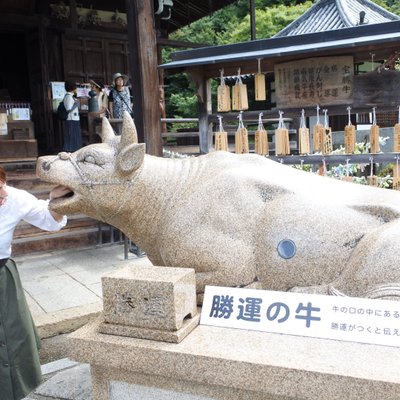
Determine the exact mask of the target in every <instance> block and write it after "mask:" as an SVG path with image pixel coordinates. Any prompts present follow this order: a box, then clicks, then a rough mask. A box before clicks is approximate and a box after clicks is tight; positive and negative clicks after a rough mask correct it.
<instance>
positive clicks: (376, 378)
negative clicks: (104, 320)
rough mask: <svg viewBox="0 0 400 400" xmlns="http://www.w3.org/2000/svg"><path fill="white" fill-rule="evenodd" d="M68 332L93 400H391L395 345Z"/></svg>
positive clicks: (394, 396)
mask: <svg viewBox="0 0 400 400" xmlns="http://www.w3.org/2000/svg"><path fill="white" fill-rule="evenodd" d="M99 324H100V322H99V321H97V322H96V321H95V322H92V323H91V324H89V325H86V326H85V327H83V328H81V329H80V330H78V331H76V332H74V333H73V334H71V335H70V336H69V349H70V358H72V359H74V360H77V361H80V362H85V363H90V365H91V370H92V381H93V390H94V400H106V399H107V400H109V399H110V400H116V399H118V400H128V399H136V398H137V399H141V400H150V399H152V400H153V399H158V400H160V399H161V400H164V399H179V400H200V399H201V400H211V399H212V400H217V399H218V400H261V399H262V400H294V399H298V400H304V399H307V400H343V399H346V400H360V399H362V400H376V399H379V400H398V399H399V398H400V374H399V372H398V366H399V363H400V349H399V348H394V347H385V346H377V345H367V344H359V343H351V342H339V341H335V340H326V339H315V338H307V337H298V336H289V335H279V334H272V333H266V332H256V331H244V330H239V329H230V328H219V327H211V326H205V325H199V326H198V327H197V328H195V329H194V330H193V331H192V332H191V333H190V334H189V335H188V336H187V337H186V338H185V339H184V340H182V341H181V342H180V343H178V344H174V343H163V342H157V341H153V340H142V339H134V338H126V337H118V336H111V335H104V334H101V333H99V332H98V326H99Z"/></svg>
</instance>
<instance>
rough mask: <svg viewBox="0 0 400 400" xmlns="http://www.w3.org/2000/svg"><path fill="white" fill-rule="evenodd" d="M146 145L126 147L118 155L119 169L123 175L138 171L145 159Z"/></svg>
mask: <svg viewBox="0 0 400 400" xmlns="http://www.w3.org/2000/svg"><path fill="white" fill-rule="evenodd" d="M145 152H146V145H145V144H144V143H139V144H131V145H129V146H125V147H124V148H123V149H122V150H121V151H120V152H119V153H118V155H117V168H118V170H119V171H120V172H122V173H123V174H129V173H131V172H133V171H135V170H136V169H138V168H139V167H140V166H141V165H142V163H143V159H144V154H145Z"/></svg>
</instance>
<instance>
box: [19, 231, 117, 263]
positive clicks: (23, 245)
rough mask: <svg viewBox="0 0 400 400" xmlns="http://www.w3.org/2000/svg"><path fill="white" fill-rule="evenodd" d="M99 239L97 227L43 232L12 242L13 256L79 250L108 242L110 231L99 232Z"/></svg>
mask: <svg viewBox="0 0 400 400" xmlns="http://www.w3.org/2000/svg"><path fill="white" fill-rule="evenodd" d="M101 234H102V238H100V237H99V229H98V228H97V227H89V228H80V229H72V230H69V229H63V230H61V231H58V232H43V231H42V233H41V234H37V235H30V236H28V237H20V238H16V239H14V240H13V247H12V249H13V251H12V254H13V256H22V255H26V254H32V253H36V252H49V251H55V250H65V249H80V248H84V247H89V246H96V245H98V244H101V243H109V242H110V239H111V238H110V230H109V229H108V228H104V229H102V230H101Z"/></svg>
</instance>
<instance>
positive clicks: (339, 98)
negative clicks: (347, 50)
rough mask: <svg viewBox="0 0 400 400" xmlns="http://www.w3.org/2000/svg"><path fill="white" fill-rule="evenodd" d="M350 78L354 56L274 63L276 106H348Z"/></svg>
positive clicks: (350, 90) (350, 88)
mask: <svg viewBox="0 0 400 400" xmlns="http://www.w3.org/2000/svg"><path fill="white" fill-rule="evenodd" d="M353 78H354V67H353V57H347V56H346V57H316V58H309V59H306V60H299V61H294V62H288V63H282V64H277V65H276V66H275V88H276V103H277V107H278V108H291V107H307V106H314V105H316V104H319V105H337V104H349V103H351V101H352V95H353Z"/></svg>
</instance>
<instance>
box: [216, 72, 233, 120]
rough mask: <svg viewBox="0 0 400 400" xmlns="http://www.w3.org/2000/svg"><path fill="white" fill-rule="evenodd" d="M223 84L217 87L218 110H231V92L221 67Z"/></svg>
mask: <svg viewBox="0 0 400 400" xmlns="http://www.w3.org/2000/svg"><path fill="white" fill-rule="evenodd" d="M220 72H221V77H220V79H221V84H220V85H219V86H218V88H217V109H218V112H226V111H231V94H230V90H229V86H227V85H226V84H225V78H224V70H223V69H221V70H220Z"/></svg>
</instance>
